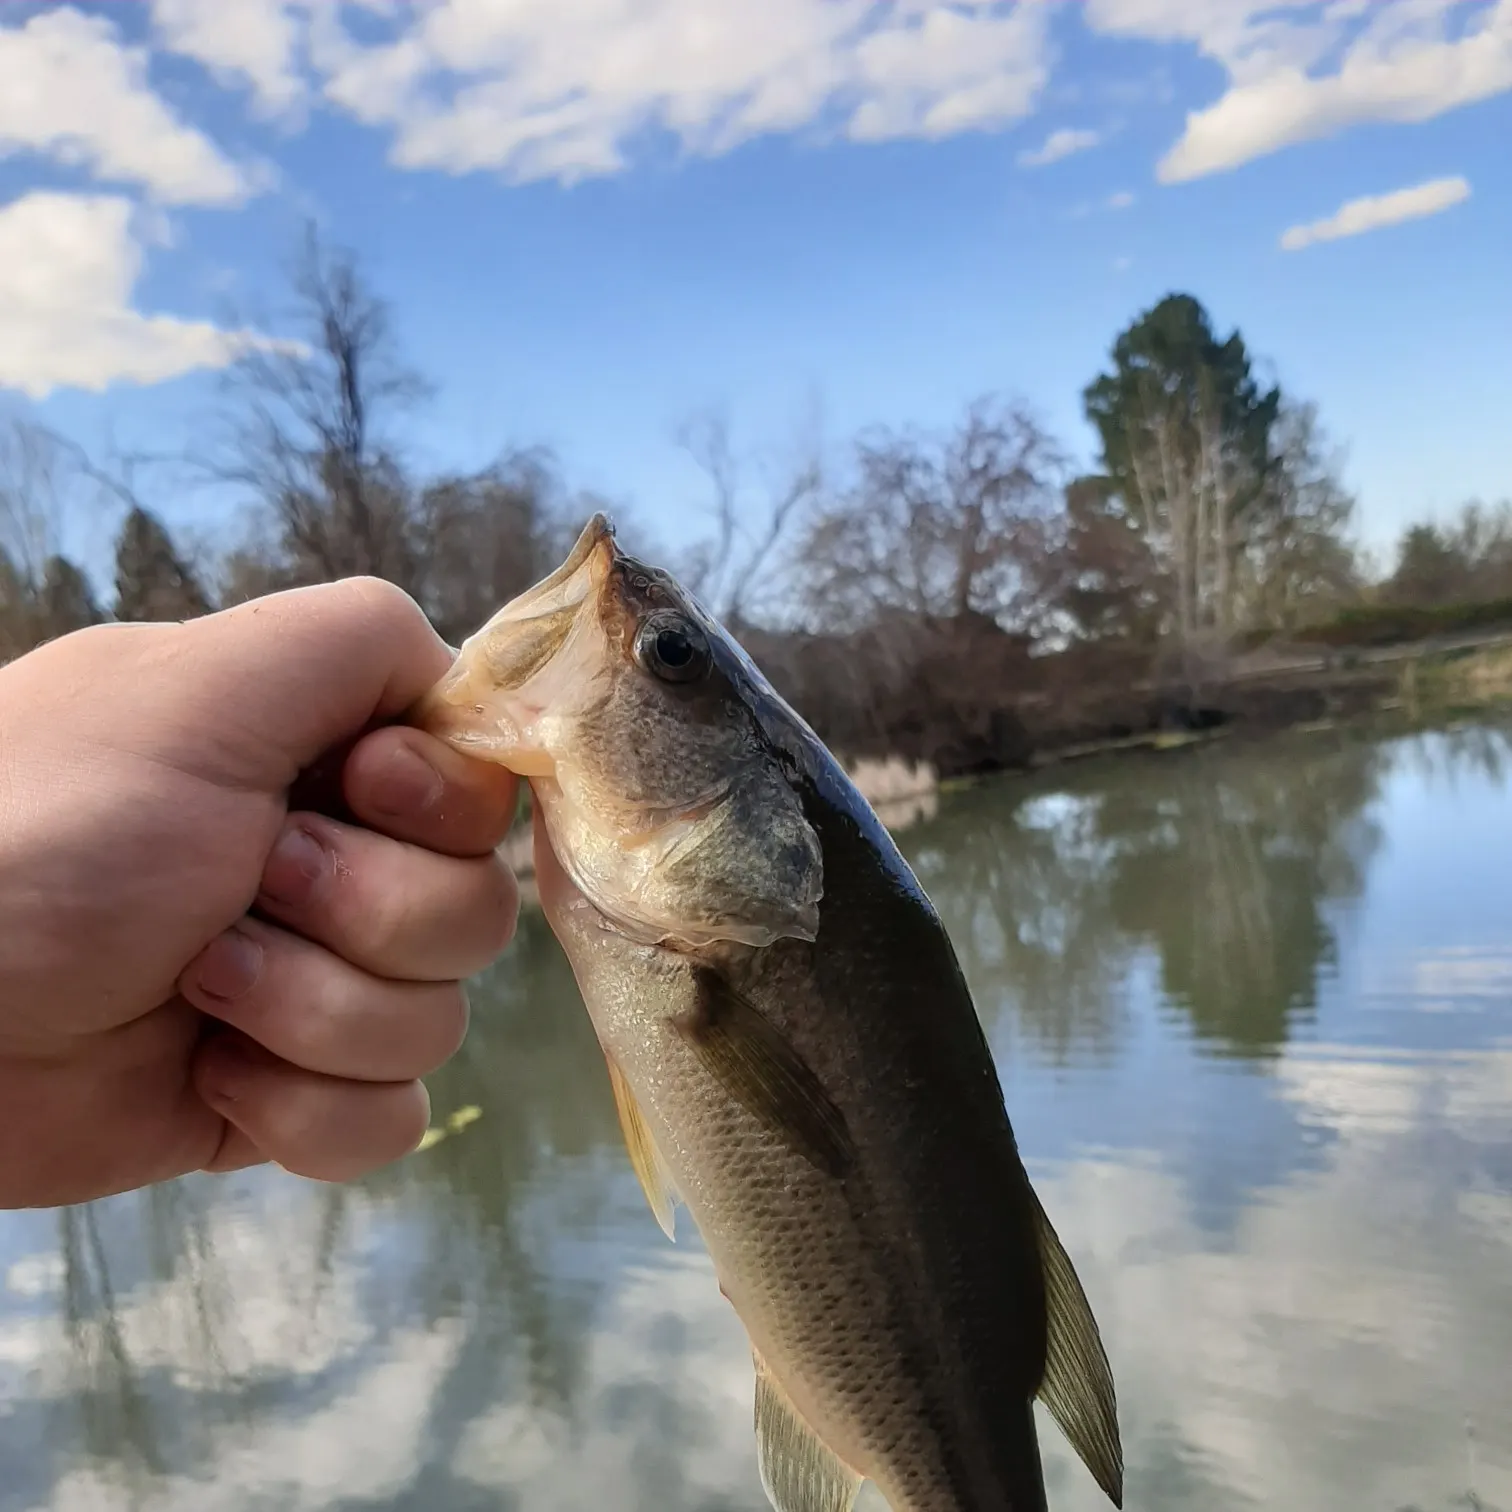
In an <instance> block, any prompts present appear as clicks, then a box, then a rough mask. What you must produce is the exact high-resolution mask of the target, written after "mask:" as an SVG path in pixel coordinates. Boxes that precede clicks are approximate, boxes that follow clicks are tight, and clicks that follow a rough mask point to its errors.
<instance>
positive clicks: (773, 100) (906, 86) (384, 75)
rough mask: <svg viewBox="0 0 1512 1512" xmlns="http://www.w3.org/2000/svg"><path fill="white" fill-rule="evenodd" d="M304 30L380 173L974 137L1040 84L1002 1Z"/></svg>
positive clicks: (578, 0)
mask: <svg viewBox="0 0 1512 1512" xmlns="http://www.w3.org/2000/svg"><path fill="white" fill-rule="evenodd" d="M317 20H318V22H319V25H318V27H317V31H316V34H315V35H314V36H313V37H312V56H313V57H314V59H315V61H316V64H317V66H319V67H321V68H322V69H323V70H324V71H325V72H326V73H327V75H328V77H327V81H326V94H327V96H328V98H329V99H330V100H331V101H332V102H333V103H335V104H336V105H338V106H340V107H342V108H343V109H345V110H347V111H349V112H350V113H351V114H353V115H354V116H356V117H357V118H358V119H359V120H362V121H365V122H367V123H368V124H371V125H382V126H387V127H391V128H392V129H393V131H394V133H395V137H394V145H393V153H392V156H393V160H394V162H395V163H396V164H398V165H399V166H401V167H405V168H436V169H441V170H444V171H447V172H451V173H466V172H470V171H475V170H480V169H492V170H497V171H500V172H502V173H504V174H505V175H506V176H508V177H509V178H511V179H515V180H529V179H542V178H557V179H561V180H565V181H572V180H574V179H579V178H583V177H586V176H590V175H595V174H607V173H613V172H616V171H618V170H620V169H622V168H623V167H624V166H625V161H626V158H625V154H626V145H627V142H628V141H629V139H630V138H632V137H634V136H636V135H637V134H639V133H642V132H644V131H646V130H647V129H648V128H650V129H658V128H659V129H661V130H664V131H667V132H669V133H671V135H672V136H673V137H674V138H675V139H676V140H677V141H678V142H679V144H680V145H681V147H682V148H683V150H684V151H686V152H688V153H691V154H696V155H704V156H712V155H715V154H718V153H721V152H726V151H729V150H730V149H731V148H733V147H735V146H738V145H739V144H741V143H743V142H746V141H749V140H751V139H753V138H755V137H759V136H763V135H768V134H772V133H777V132H792V131H796V130H798V129H800V128H803V127H809V126H818V127H821V128H824V129H827V130H829V129H833V130H838V131H839V132H841V133H843V134H844V135H847V136H849V137H850V138H851V139H853V140H857V141H878V140H883V139H889V138H902V137H917V138H937V137H943V136H948V135H952V134H954V133H958V132H963V131H969V130H976V129H985V128H989V127H994V126H1000V125H1002V124H1004V123H1006V122H1008V121H1011V120H1015V119H1018V118H1019V117H1022V116H1024V115H1026V114H1028V112H1029V111H1030V110H1031V109H1032V107H1033V105H1034V103H1035V101H1036V99H1037V98H1038V95H1039V92H1040V90H1041V89H1042V88H1043V86H1044V83H1045V80H1046V74H1047V63H1046V55H1047V38H1046V29H1047V25H1048V18H1047V14H1046V10H1045V7H1043V6H1042V5H1039V4H1029V3H1017V4H1004V3H1001V0H964V3H957V4H949V3H946V0H880V3H871V0H721V3H720V4H719V5H718V6H714V5H709V4H707V3H705V0H550V3H547V0H521V3H519V4H516V5H511V6H499V5H496V4H490V3H487V0H442V3H440V4H438V5H435V6H433V7H431V8H429V9H427V10H426V11H424V12H423V13H421V14H420V15H419V17H418V19H416V20H414V22H413V23H412V24H410V25H409V26H407V27H406V28H405V29H404V30H403V31H402V32H400V34H399V35H398V36H397V37H396V38H395V39H394V40H392V41H390V42H387V43H383V44H379V45H374V46H360V45H358V44H357V43H355V42H354V41H353V40H352V38H351V37H350V36H349V35H347V34H346V33H344V32H343V31H342V30H341V29H340V28H339V26H338V25H336V24H335V22H334V20H333V15H332V13H322V14H320V15H319V16H318V17H317Z"/></svg>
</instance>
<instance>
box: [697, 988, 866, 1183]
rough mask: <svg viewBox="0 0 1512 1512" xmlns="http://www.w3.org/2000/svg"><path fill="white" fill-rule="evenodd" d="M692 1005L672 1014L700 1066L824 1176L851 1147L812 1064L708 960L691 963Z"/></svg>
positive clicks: (841, 1165)
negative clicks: (677, 1016) (694, 998)
mask: <svg viewBox="0 0 1512 1512" xmlns="http://www.w3.org/2000/svg"><path fill="white" fill-rule="evenodd" d="M693 977H694V983H695V985H696V987H697V990H698V1000H697V1005H696V1006H695V1008H694V1009H693V1011H692V1012H691V1013H688V1014H686V1015H684V1016H683V1018H681V1019H679V1020H676V1021H675V1023H676V1027H677V1030H678V1032H679V1033H680V1034H681V1035H682V1036H683V1038H684V1040H686V1041H687V1043H688V1044H689V1046H690V1047H691V1048H692V1050H693V1053H694V1054H695V1055H696V1056H697V1057H698V1058H699V1060H700V1061H701V1062H702V1063H703V1066H704V1069H705V1070H706V1071H707V1072H708V1073H709V1075H710V1076H712V1077H713V1078H714V1079H715V1080H716V1081H717V1082H718V1083H719V1084H720V1085H721V1086H722V1087H723V1088H724V1089H725V1091H726V1093H727V1094H728V1095H729V1096H730V1097H731V1098H733V1099H734V1100H735V1101H736V1102H738V1103H739V1104H740V1105H741V1106H742V1107H743V1108H745V1109H746V1111H747V1112H749V1113H751V1114H752V1115H754V1116H755V1117H756V1118H759V1119H760V1120H761V1121H762V1123H764V1124H765V1125H766V1126H767V1128H769V1129H770V1130H772V1132H773V1133H774V1134H776V1135H777V1136H778V1137H779V1138H780V1139H782V1140H784V1141H785V1142H786V1143H787V1144H788V1145H789V1146H791V1147H792V1148H793V1149H795V1150H797V1151H798V1152H799V1153H800V1154H802V1155H803V1156H804V1157H805V1158H806V1159H808V1160H810V1161H811V1162H812V1163H813V1164H814V1165H815V1166H817V1167H818V1168H819V1169H820V1170H822V1171H824V1172H826V1173H827V1174H828V1175H831V1176H837V1177H838V1176H844V1175H845V1174H846V1172H847V1171H848V1169H849V1167H850V1164H851V1161H852V1160H853V1158H854V1155H855V1151H854V1149H853V1147H852V1145H851V1138H850V1131H849V1129H848V1128H847V1126H846V1122H845V1115H844V1114H843V1113H842V1112H841V1111H840V1109H839V1108H837V1107H836V1106H835V1104H834V1102H833V1101H832V1100H831V1099H830V1096H829V1093H828V1092H826V1091H825V1089H824V1086H823V1084H822V1083H821V1082H820V1080H819V1078H818V1077H817V1076H816V1075H815V1074H814V1072H813V1070H812V1068H811V1067H810V1066H809V1065H808V1063H807V1062H806V1061H805V1060H804V1059H803V1057H802V1056H801V1055H800V1054H799V1053H798V1051H797V1050H796V1049H794V1047H793V1046H792V1045H791V1044H790V1043H789V1042H788V1041H787V1039H786V1038H784V1036H783V1035H782V1034H781V1033H780V1032H779V1031H778V1030H777V1029H776V1028H774V1027H773V1025H772V1024H771V1023H770V1022H769V1021H768V1020H767V1019H766V1017H765V1016H764V1015H763V1014H762V1013H761V1011H760V1009H758V1008H756V1007H755V1006H754V1005H753V1004H751V1003H749V1002H747V1001H746V999H745V998H743V997H742V996H741V995H740V994H739V993H738V992H737V991H736V990H735V988H734V987H733V986H731V985H730V983H729V982H728V981H726V980H725V978H724V977H723V976H722V975H721V974H720V973H719V972H717V971H715V970H713V969H712V968H709V967H705V966H699V967H695V968H694V973H693Z"/></svg>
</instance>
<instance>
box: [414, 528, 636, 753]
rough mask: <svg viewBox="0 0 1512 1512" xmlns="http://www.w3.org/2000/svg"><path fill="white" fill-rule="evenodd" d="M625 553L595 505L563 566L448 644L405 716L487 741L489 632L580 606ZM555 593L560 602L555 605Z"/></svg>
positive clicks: (468, 740) (452, 738)
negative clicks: (446, 656)
mask: <svg viewBox="0 0 1512 1512" xmlns="http://www.w3.org/2000/svg"><path fill="white" fill-rule="evenodd" d="M620 558H621V553H620V550H619V548H618V546H617V544H616V542H615V534H614V523H613V521H612V520H611V519H610V518H609V516H608V515H607V514H606V513H604V511H603V510H596V511H595V512H594V513H593V515H592V516H591V517H590V518H589V520H588V523H587V524H586V525H584V526H583V528H582V530H581V531H579V532H578V537H577V540H576V541H575V542H574V543H573V546H572V550H571V551H569V552H568V553H567V556H566V559H565V560H564V561H563V562H562V563H561V564H560V565H559V566H557V567H556V568H554V569H553V570H552V571H551V572H549V573H548V574H547V575H546V576H545V577H543V578H542V579H541V580H540V581H539V582H537V583H535V584H533V585H532V586H531V587H529V588H527V589H525V591H524V592H523V593H519V594H516V595H515V597H514V598H512V599H511V600H510V601H509V602H508V603H507V604H505V605H504V606H503V607H502V608H500V609H499V610H498V611H497V612H496V613H495V614H494V615H493V616H492V617H491V618H490V619H489V620H488V621H487V623H486V624H484V625H481V626H480V627H479V628H478V629H477V630H475V631H474V632H473V634H471V635H470V636H468V637H467V639H466V640H464V641H463V642H462V644H461V646H460V647H458V648H455V649H453V648H450V647H448V649H449V650H452V664H451V666H450V667H448V668H447V670H446V672H445V673H444V674H443V675H442V676H441V677H440V678H438V679H437V681H436V682H435V683H433V684H432V685H431V687H430V688H428V689H427V690H426V691H425V692H424V693H423V694H422V695H421V696H420V697H419V698H418V699H416V700H415V702H414V703H413V704H411V705H410V707H409V708H408V709H407V710H406V711H405V714H404V720H405V722H406V723H407V724H412V725H415V726H416V727H418V728H419V729H422V730H425V731H427V732H428V733H429V734H432V735H435V736H437V737H438V738H439V739H441V740H445V741H446V742H447V743H448V744H450V745H453V746H455V747H456V748H457V749H459V750H467V749H468V748H469V747H470V746H474V747H475V746H478V745H481V744H484V743H485V742H484V740H483V739H482V738H480V736H479V735H478V733H477V731H476V729H475V728H474V727H473V724H472V721H473V719H474V718H475V717H478V716H483V715H484V713H485V710H486V708H487V705H488V702H489V699H490V695H491V681H492V680H491V678H490V677H489V675H488V671H487V655H488V653H487V649H486V647H487V643H488V641H489V640H490V638H491V637H492V636H493V635H494V634H495V633H496V632H497V631H498V630H499V629H501V628H502V627H503V626H505V625H513V624H518V623H520V622H522V621H527V620H530V619H533V618H536V617H537V616H542V617H544V616H545V615H548V614H551V613H559V612H561V611H563V610H566V609H569V608H577V609H579V610H580V609H581V608H582V606H583V605H584V604H586V603H588V602H589V601H590V600H592V599H593V598H595V597H596V595H597V594H598V593H599V592H600V591H601V590H602V587H603V585H604V583H605V582H606V581H607V580H608V578H609V576H610V574H611V573H612V571H613V569H614V567H615V565H616V564H617V563H618V561H619V560H620ZM577 578H581V579H582V593H581V594H580V595H578V596H577V597H576V598H572V597H569V594H570V591H571V585H572V584H573V581H574V579H577ZM553 599H557V600H559V602H557V603H556V604H554V605H553V603H552V600H553Z"/></svg>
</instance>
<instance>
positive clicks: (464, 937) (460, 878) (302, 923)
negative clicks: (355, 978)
mask: <svg viewBox="0 0 1512 1512" xmlns="http://www.w3.org/2000/svg"><path fill="white" fill-rule="evenodd" d="M257 907H258V909H259V910H260V911H261V912H262V913H263V914H265V915H267V916H268V917H270V918H272V919H273V920H275V921H276V922H278V923H280V924H284V925H286V926H287V927H288V928H289V929H292V930H294V931H295V932H296V933H298V934H301V935H303V936H304V937H305V938H306V939H307V940H313V941H314V942H315V943H316V944H318V945H324V946H325V947H326V948H327V949H328V950H333V951H335V952H336V954H337V955H339V956H341V957H342V958H343V959H345V960H347V961H350V962H351V963H352V965H354V966H357V967H360V968H361V969H362V970H363V971H367V972H370V973H371V974H372V975H374V976H380V977H390V978H393V979H395V980H397V981H405V982H454V981H460V980H461V979H462V978H464V977H470V976H473V975H474V974H475V973H477V972H479V971H482V970H483V968H484V967H485V966H489V965H491V964H492V963H493V962H494V960H495V959H496V958H497V957H498V955H499V952H500V951H502V950H503V949H504V947H505V946H506V945H507V944H508V943H509V941H510V938H511V936H512V935H513V933H514V926H515V917H516V914H517V912H518V909H519V890H518V888H517V887H516V884H515V879H514V876H513V875H512V873H511V872H510V870H509V868H508V867H507V866H505V865H504V863H503V862H502V861H501V860H500V859H499V858H498V857H497V856H495V855H493V854H491V853H490V854H489V855H486V856H475V857H472V856H438V855H436V854H435V852H433V851H428V850H422V849H421V848H420V847H419V846H415V845H407V844H405V843H404V842H403V841H400V840H390V839H389V838H388V837H387V836H385V835H376V834H374V833H373V832H372V831H371V830H365V829H360V828H358V827H357V826H356V825H350V824H340V823H338V822H337V821H336V820H334V819H327V818H325V817H324V816H322V815H320V814H290V815H289V817H288V819H287V821H286V822H285V824H284V828H283V833H282V834H281V836H280V837H279V840H278V843H277V844H276V845H275V846H274V848H273V853H272V855H271V856H270V857H269V858H268V862H267V865H266V866H265V867H264V869H263V876H262V888H261V891H260V892H259V893H258V896H257Z"/></svg>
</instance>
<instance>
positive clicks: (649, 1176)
mask: <svg viewBox="0 0 1512 1512" xmlns="http://www.w3.org/2000/svg"><path fill="white" fill-rule="evenodd" d="M604 1060H605V1062H606V1063H607V1064H608V1067H609V1085H610V1086H611V1087H613V1089H614V1106H615V1108H616V1109H617V1110H618V1112H619V1121H620V1132H621V1133H622V1134H623V1135H624V1136H625V1149H626V1151H627V1152H628V1153H629V1155H630V1164H631V1166H632V1168H633V1169H634V1171H635V1176H636V1179H637V1180H638V1181H639V1182H640V1184H641V1191H643V1192H644V1193H645V1194H646V1202H647V1203H648V1204H649V1206H650V1208H651V1214H652V1216H653V1217H654V1218H655V1219H656V1221H657V1223H658V1224H660V1225H661V1230H662V1232H663V1233H664V1234H665V1235H666V1236H667V1238H669V1239H670V1240H671V1241H672V1242H673V1243H674V1244H676V1243H677V1230H676V1208H677V1189H676V1187H675V1186H674V1185H673V1182H672V1176H671V1173H670V1172H669V1171H668V1170H667V1164H666V1162H665V1161H664V1160H663V1159H662V1157H661V1153H660V1151H659V1150H658V1149H657V1148H656V1141H655V1140H654V1139H653V1138H652V1137H651V1130H650V1128H649V1126H648V1125H647V1123H646V1117H645V1114H643V1113H642V1112H641V1110H640V1104H639V1103H638V1102H636V1100H635V1093H634V1092H632V1091H631V1090H630V1083H629V1082H628V1081H626V1080H625V1073H624V1072H623V1071H621V1070H620V1068H619V1067H618V1066H617V1065H616V1064H615V1061H614V1057H613V1056H612V1055H608V1054H606V1055H605V1056H604Z"/></svg>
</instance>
